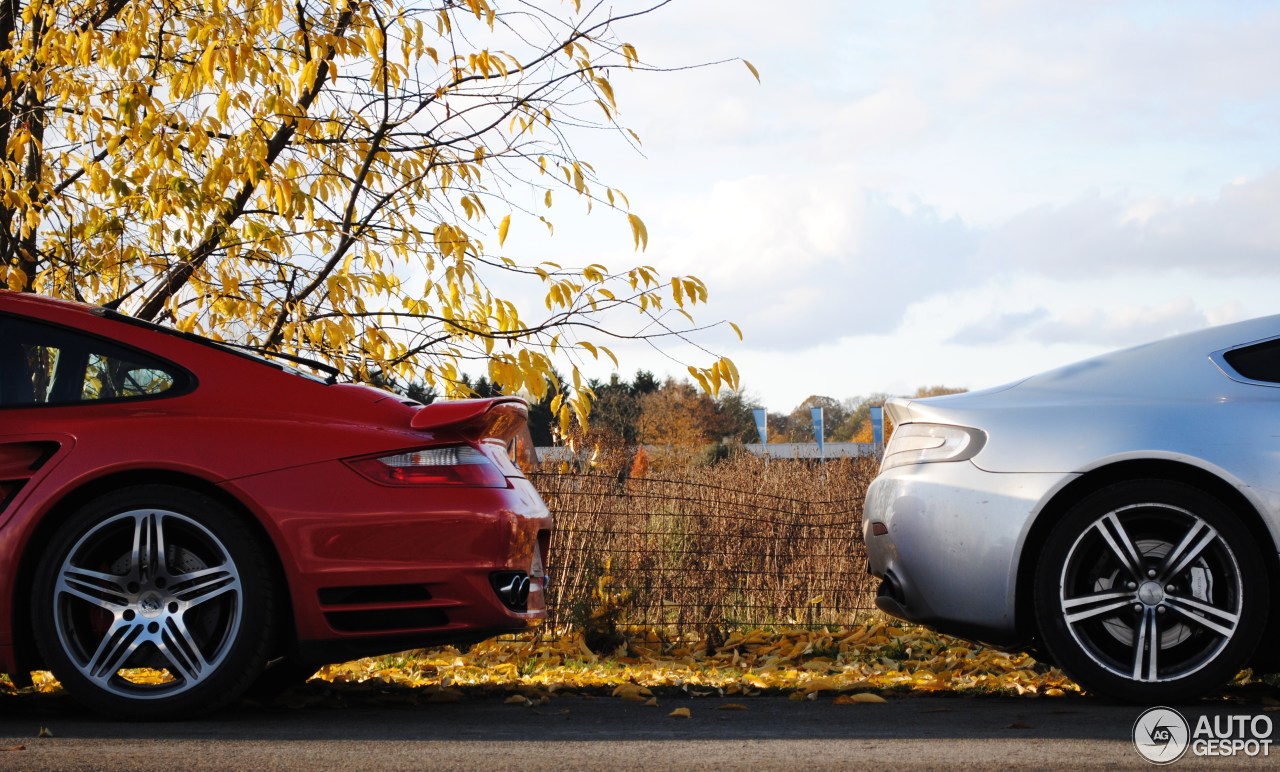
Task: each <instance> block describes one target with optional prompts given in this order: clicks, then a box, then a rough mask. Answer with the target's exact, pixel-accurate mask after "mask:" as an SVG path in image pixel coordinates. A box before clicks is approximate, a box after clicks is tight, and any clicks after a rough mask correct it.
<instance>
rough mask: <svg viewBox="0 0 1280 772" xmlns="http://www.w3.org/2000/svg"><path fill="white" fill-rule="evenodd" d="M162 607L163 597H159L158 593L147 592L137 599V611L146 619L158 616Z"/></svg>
mask: <svg viewBox="0 0 1280 772" xmlns="http://www.w3.org/2000/svg"><path fill="white" fill-rule="evenodd" d="M163 608H164V598H161V597H160V595H159V594H158V593H154V592H150V593H147V594H146V595H143V596H142V599H141V600H139V601H138V611H139V612H141V614H142V615H143V616H144V617H147V618H148V619H151V618H153V617H158V616H160V611H161V610H162V609H163Z"/></svg>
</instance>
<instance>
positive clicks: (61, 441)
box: [0, 291, 552, 718]
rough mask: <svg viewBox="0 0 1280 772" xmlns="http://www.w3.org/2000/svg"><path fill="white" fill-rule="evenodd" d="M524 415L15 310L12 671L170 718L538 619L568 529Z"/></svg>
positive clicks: (11, 316) (5, 472)
mask: <svg viewBox="0 0 1280 772" xmlns="http://www.w3.org/2000/svg"><path fill="white" fill-rule="evenodd" d="M526 411H527V408H526V405H525V403H524V402H523V401H522V400H520V399H517V398H497V399H488V400H465V401H457V402H441V403H436V404H432V405H429V406H426V407H423V406H421V405H419V404H417V403H414V402H411V401H406V400H402V399H400V398H398V397H396V396H395V395H393V394H390V393H387V392H383V391H379V390H376V389H372V388H368V387H363V386H356V385H350V384H339V383H335V382H333V381H332V379H328V380H326V379H323V378H317V377H314V376H310V375H306V374H303V373H300V372H298V371H294V370H292V369H290V368H286V367H282V366H280V365H278V364H275V363H271V362H267V361H265V360H261V359H258V358H255V357H253V356H250V355H245V354H242V353H240V352H237V351H235V350H233V349H229V348H227V347H224V346H221V345H219V344H214V343H211V342H209V341H207V340H204V339H202V338H198V337H196V336H190V335H182V334H178V333H175V332H173V331H171V330H165V329H162V328H157V327H154V326H151V325H146V324H142V323H139V322H136V321H134V320H131V319H129V318H128V317H124V316H122V315H120V314H117V313H115V312H112V311H107V310H103V309H91V308H88V307H85V306H80V305H75V304H70V303H63V302H58V301H51V300H47V299H41V298H36V297H32V296H30V295H19V294H16V293H11V292H7V291H0V588H2V589H0V669H2V670H4V671H6V672H9V673H11V674H16V675H18V676H19V677H20V676H21V674H22V673H24V672H27V671H29V670H31V669H36V668H43V667H47V668H49V669H51V670H53V672H54V674H55V675H56V676H57V678H58V679H59V681H61V682H62V684H63V685H64V686H65V687H66V688H67V690H68V691H70V692H71V693H72V695H73V696H75V697H76V698H77V699H79V700H80V701H81V702H83V703H85V704H86V705H88V706H90V707H92V708H95V709H97V710H100V711H103V712H106V713H109V714H111V715H116V716H122V717H130V718H164V717H174V716H180V715H189V714H192V713H196V712H202V711H206V710H210V709H213V708H216V707H218V706H219V705H222V704H225V703H226V702H228V701H230V700H232V699H235V698H236V697H237V696H239V695H240V694H242V693H243V692H244V691H245V690H247V689H248V688H250V687H251V686H252V685H253V684H254V683H255V681H258V682H259V683H260V684H261V683H264V682H266V681H268V680H280V679H282V678H283V679H287V678H288V677H290V676H292V675H297V674H301V673H304V672H307V671H308V670H310V669H314V667H315V666H317V665H319V664H322V663H324V662H327V661H333V660H338V659H346V658H352V657H358V656H365V655H372V654H379V653H386V652H391V651H397V650H401V649H405V648H410V647H417V646H426V645H431V644H436V643H443V642H473V641H477V640H481V639H483V638H487V637H490V636H492V635H494V634H496V633H501V632H508V631H518V630H521V629H525V628H527V627H529V626H532V625H536V624H539V623H540V622H541V620H542V619H543V618H544V617H545V614H546V611H545V601H544V589H545V586H546V571H545V568H544V567H545V565H546V560H547V558H548V554H547V549H548V546H549V542H550V536H551V528H552V518H551V515H550V514H549V513H548V511H547V509H546V506H545V505H544V504H543V502H542V500H541V499H540V498H539V496H538V494H537V492H536V491H535V490H534V488H533V486H532V485H531V484H530V483H529V481H528V480H527V479H526V478H525V476H524V474H523V473H522V472H521V470H520V468H519V466H518V465H517V464H516V463H514V462H513V460H512V458H511V454H510V453H509V450H508V449H509V448H512V447H518V446H524V447H527V435H528V431H527V426H526V418H527V413H526ZM522 441H523V442H522ZM269 662H270V663H271V668H270V669H269V670H267V669H266V668H267V665H268V663H269ZM264 671H265V675H264Z"/></svg>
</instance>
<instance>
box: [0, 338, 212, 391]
mask: <svg viewBox="0 0 1280 772" xmlns="http://www.w3.org/2000/svg"><path fill="white" fill-rule="evenodd" d="M187 381H188V377H187V376H186V374H185V373H183V372H182V371H181V370H180V369H178V368H176V367H172V366H170V365H167V364H165V363H163V362H161V361H159V360H157V359H154V358H153V357H150V356H148V355H146V354H143V353H141V352H138V351H133V350H131V349H127V348H125V347H123V346H120V345H117V344H114V343H111V342H110V341H105V340H101V339H98V338H94V337H91V336H87V335H82V334H79V333H76V332H72V331H70V330H66V329H63V328H61V327H54V326H52V325H45V324H41V323H39V322H34V321H31V320H28V319H18V318H13V317H0V407H22V406H27V407H29V406H32V405H66V404H75V403H81V402H92V401H106V400H120V399H136V398H142V397H151V396H159V395H162V394H166V393H169V392H172V391H174V390H175V389H176V388H179V387H181V386H185V384H186V383H187Z"/></svg>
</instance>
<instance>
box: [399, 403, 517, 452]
mask: <svg viewBox="0 0 1280 772" xmlns="http://www.w3.org/2000/svg"><path fill="white" fill-rule="evenodd" d="M528 421H529V406H528V403H526V402H525V401H524V400H523V399H521V398H519V397H493V398H490V399H457V400H446V401H443V402H433V403H431V404H430V405H427V406H426V407H424V408H422V409H421V410H419V411H418V412H417V413H414V415H413V418H412V419H411V420H410V421H409V426H411V427H412V428H414V429H421V430H423V431H435V430H439V429H445V428H449V429H453V430H455V431H458V432H459V433H461V434H463V435H466V436H469V437H472V438H474V439H484V438H487V437H494V438H497V439H500V440H502V441H503V442H507V441H510V440H511V438H513V437H515V436H516V435H517V434H520V433H521V432H523V431H525V430H526V427H527V425H528Z"/></svg>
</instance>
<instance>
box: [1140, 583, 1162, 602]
mask: <svg viewBox="0 0 1280 772" xmlns="http://www.w3.org/2000/svg"><path fill="white" fill-rule="evenodd" d="M1138 600H1140V601H1142V602H1143V603H1145V604H1146V605H1148V606H1159V605H1160V604H1161V603H1164V588H1163V587H1161V586H1160V583H1159V582H1143V583H1142V586H1141V587H1139V588H1138Z"/></svg>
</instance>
